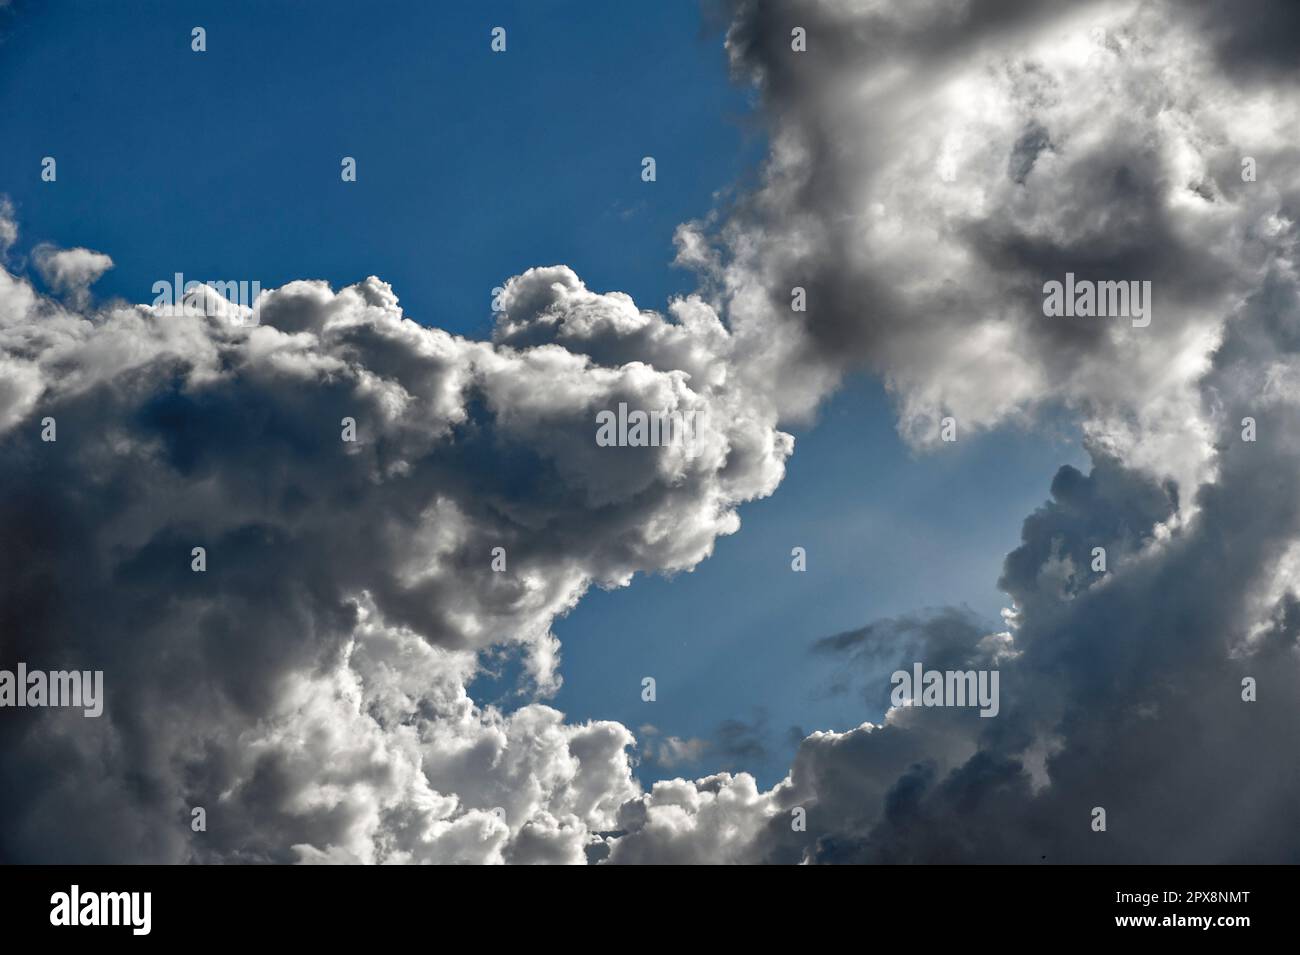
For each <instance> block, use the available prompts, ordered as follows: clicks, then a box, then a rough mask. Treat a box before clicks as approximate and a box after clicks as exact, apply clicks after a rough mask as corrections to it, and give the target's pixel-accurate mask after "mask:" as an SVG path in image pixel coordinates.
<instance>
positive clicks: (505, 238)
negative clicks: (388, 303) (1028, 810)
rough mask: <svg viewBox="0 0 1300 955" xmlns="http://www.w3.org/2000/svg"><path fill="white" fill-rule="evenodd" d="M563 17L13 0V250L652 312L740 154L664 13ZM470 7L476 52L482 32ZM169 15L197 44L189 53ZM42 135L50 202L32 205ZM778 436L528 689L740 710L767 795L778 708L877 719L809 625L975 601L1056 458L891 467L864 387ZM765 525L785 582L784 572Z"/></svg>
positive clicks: (931, 460)
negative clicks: (549, 282) (754, 468)
mask: <svg viewBox="0 0 1300 955" xmlns="http://www.w3.org/2000/svg"><path fill="white" fill-rule="evenodd" d="M578 6H579V5H578V4H576V3H567V2H561V0H546V2H525V3H476V4H466V5H461V6H455V7H452V6H450V5H444V4H434V3H430V4H426V5H422V6H421V7H413V8H412V10H413V11H414V17H413V18H407V19H406V20H404V21H402V22H398V20H397V19H396V18H388V17H385V16H383V15H382V5H373V6H371V5H356V4H352V3H330V2H321V3H312V4H306V3H302V4H271V5H264V4H254V3H222V4H185V3H166V4H163V3H147V4H145V3H140V4H113V5H110V4H89V3H79V4H65V3H59V2H49V3H40V4H36V3H23V2H22V0H19V2H18V3H17V4H16V5H15V11H16V12H19V13H20V14H21V16H19V17H17V18H12V19H13V22H14V26H13V29H12V31H11V32H10V33H9V35H8V37H7V38H6V41H5V44H4V47H3V49H2V50H0V117H3V118H2V119H0V132H2V133H3V140H4V143H5V148H4V149H3V150H0V191H3V192H5V193H7V194H8V195H9V196H10V197H11V198H12V199H13V201H14V203H15V205H16V206H17V212H18V218H19V221H20V223H21V226H22V229H23V235H22V240H21V242H20V244H19V249H18V251H19V252H20V253H21V252H23V251H25V250H28V249H30V248H31V246H32V245H34V244H35V243H37V242H41V241H51V242H56V243H58V244H60V245H63V246H74V245H79V246H86V247H89V248H92V249H97V250H100V251H104V252H107V253H109V254H110V255H111V256H112V257H113V259H114V262H115V263H116V265H115V268H114V269H113V270H112V271H111V272H109V273H108V274H107V275H106V276H105V277H104V278H103V279H102V280H101V281H100V283H99V284H98V286H97V291H98V292H99V293H100V294H101V295H119V296H122V297H124V298H127V299H130V300H134V301H148V300H150V299H151V298H152V293H151V287H152V285H153V283H154V282H155V281H158V280H160V279H170V277H171V276H172V274H173V273H174V272H182V273H184V274H185V275H186V277H187V278H195V279H201V280H207V279H226V278H256V279H257V280H259V281H260V282H261V284H262V286H263V287H264V288H265V287H273V286H276V285H279V284H282V283H283V282H285V281H288V280H290V279H295V278H323V279H326V280H328V281H329V282H330V283H331V284H333V285H334V286H335V287H338V286H340V285H344V284H350V283H352V282H355V281H358V280H360V279H362V278H364V277H365V276H367V275H369V274H372V273H373V274H376V275H379V276H380V277H381V278H383V279H385V280H386V281H388V282H389V283H391V284H392V285H393V287H394V289H395V291H396V292H397V294H398V296H399V297H400V298H401V300H402V302H403V304H404V306H405V308H406V310H407V313H408V314H409V315H410V316H411V317H413V318H415V319H417V320H419V321H421V322H424V323H426V324H435V325H439V326H442V327H444V328H447V329H450V330H452V331H456V332H459V333H463V334H467V335H471V336H483V335H485V334H486V333H487V331H488V329H489V327H490V321H491V313H490V310H489V305H490V299H491V289H492V288H493V287H494V286H496V285H498V284H500V283H501V282H502V280H504V279H505V278H507V277H508V276H510V275H513V274H516V273H517V272H520V271H522V270H524V269H526V268H528V267H530V266H535V265H547V264H553V263H564V264H567V265H570V266H572V267H573V268H574V269H575V270H576V271H577V273H578V274H579V275H580V276H582V278H583V279H584V281H586V283H587V284H588V286H589V287H591V288H593V289H595V290H597V291H610V290H619V291H626V292H628V293H630V294H631V295H632V296H633V297H634V298H635V299H636V301H637V303H638V304H639V305H640V306H641V307H643V308H662V307H663V306H664V304H665V302H666V300H667V298H668V297H669V296H670V295H672V294H675V293H680V292H684V291H688V290H690V289H691V288H692V287H693V278H692V276H691V275H689V274H688V273H685V272H683V271H681V270H679V269H674V268H673V267H672V266H671V261H672V258H673V254H674V250H673V247H672V241H671V240H672V234H673V230H674V228H675V227H676V225H677V224H678V223H680V222H682V221H684V220H687V219H690V218H695V217H699V216H702V215H704V214H705V213H707V212H708V211H709V209H710V208H711V207H713V205H714V204H715V201H716V200H715V194H717V193H718V192H719V191H720V190H722V191H725V190H729V189H731V188H732V187H734V186H735V185H736V184H737V183H743V182H744V181H745V180H746V179H747V177H751V176H752V175H753V174H754V167H755V163H756V162H757V160H758V159H759V158H761V155H762V151H763V145H764V144H763V141H762V137H761V135H760V134H759V132H758V130H757V129H756V127H755V126H754V124H753V120H752V118H751V107H750V103H749V97H748V94H747V93H746V92H745V91H742V90H739V89H737V88H736V87H735V86H733V85H732V84H731V83H730V82H729V79H728V75H727V69H726V62H725V57H724V54H723V51H722V47H721V33H720V31H719V30H717V29H714V28H712V27H710V26H707V25H705V24H704V23H703V22H702V19H701V14H700V11H699V9H698V8H697V6H696V5H695V4H692V3H687V2H670V3H666V4H655V5H639V4H638V5H632V4H608V5H604V6H601V7H599V8H593V7H592V6H591V5H590V4H583V5H582V11H581V14H579V13H577V12H576V10H577V8H578ZM74 7H75V10H76V16H70V15H69V14H68V11H69V10H70V9H71V8H74ZM11 12H12V11H11ZM497 25H501V26H504V27H505V28H506V29H507V31H508V52H507V53H506V54H504V55H494V54H492V53H491V52H490V50H489V46H488V43H489V32H490V30H491V28H492V27H493V26H497ZM194 26H203V27H205V28H206V30H207V45H208V50H207V52H206V53H205V54H202V55H199V54H195V53H193V52H191V50H190V30H191V28H192V27H194ZM464 36H473V37H478V38H480V39H481V42H480V43H466V42H463V41H462V38H463V37H464ZM235 38H237V40H238V42H232V41H233V40H234V39H235ZM453 38H454V42H453ZM290 39H292V42H289V40H290ZM71 60H75V64H76V68H75V69H69V68H68V66H69V62H70V61H71ZM132 64H136V65H137V68H132ZM144 64H149V66H148V68H145V67H144ZM159 66H161V71H160V70H159V69H158V67H159ZM159 72H161V73H162V75H164V76H166V78H167V81H166V82H165V83H159V82H158V79H157V77H158V75H159ZM47 155H49V156H54V157H56V158H57V160H58V163H59V167H58V168H59V189H60V202H59V203H57V204H52V203H46V202H43V201H42V198H43V197H42V192H41V190H42V187H43V184H42V183H41V181H40V177H39V171H40V160H41V157H43V156H47ZM645 155H652V156H654V157H655V158H656V161H657V166H658V181H657V182H655V183H652V184H647V183H643V182H642V181H641V180H640V168H641V167H640V160H641V157H642V156H645ZM343 156H354V157H355V158H356V159H357V163H358V181H357V182H356V183H355V184H348V185H345V184H343V183H341V182H340V178H339V161H340V159H341V157H343ZM796 434H797V439H798V440H797V445H796V450H795V454H794V456H793V458H792V459H791V460H790V463H789V469H788V476H787V478H786V481H785V483H784V484H783V485H782V487H781V488H780V489H779V490H778V491H777V493H776V494H775V495H774V496H773V497H771V498H770V499H767V500H763V501H759V502H756V503H754V504H751V505H748V506H745V507H743V508H742V509H741V518H742V528H741V530H740V532H739V533H738V534H736V535H734V536H732V537H729V538H724V539H722V540H720V541H719V542H718V545H717V549H716V552H715V554H714V556H713V558H712V559H710V560H708V561H706V562H705V563H704V564H702V565H701V566H700V567H698V568H697V569H696V570H695V571H694V572H693V573H690V574H683V575H679V576H678V577H676V578H674V579H671V580H667V579H660V578H651V579H643V578H638V579H637V580H636V581H635V582H634V584H633V585H632V587H630V588H627V589H624V590H619V591H613V592H601V591H595V592H593V593H591V594H589V595H588V597H587V598H586V599H585V600H584V601H583V602H582V603H581V604H580V605H579V606H578V608H577V609H576V610H575V611H573V612H572V613H571V614H569V615H568V616H567V617H565V618H562V619H560V620H559V621H557V623H556V625H555V631H556V633H557V634H558V636H559V637H560V639H561V641H562V644H563V653H564V665H563V668H562V673H563V676H564V679H565V684H564V687H563V689H562V690H561V691H560V693H559V694H558V696H557V697H556V698H555V700H554V702H555V705H557V706H558V707H559V708H561V709H563V710H564V711H565V712H566V713H568V714H569V715H570V717H571V718H573V719H587V718H609V719H617V720H620V721H622V722H624V723H626V724H627V725H629V726H631V727H633V728H636V727H639V726H641V725H643V724H646V723H651V724H653V725H655V726H656V727H658V728H659V730H660V731H661V732H663V733H664V734H668V735H674V736H679V737H683V738H689V737H698V738H706V739H707V738H711V736H712V735H713V733H714V731H715V730H716V728H717V727H718V725H719V724H720V723H722V722H723V721H724V720H728V719H739V720H746V721H755V720H757V721H759V722H761V723H762V725H763V727H764V737H765V741H766V745H767V752H766V755H764V756H761V757H758V756H751V757H749V758H748V759H746V760H742V761H739V762H736V763H734V764H733V765H732V768H736V769H748V770H751V771H753V772H755V773H757V774H758V775H759V777H760V781H761V782H763V783H764V784H770V783H771V782H773V781H774V780H775V779H776V778H779V776H780V775H781V774H782V773H783V772H784V771H785V768H786V767H787V766H788V765H789V758H790V755H791V753H792V751H793V748H794V743H793V741H792V740H791V739H790V738H789V735H788V732H787V731H788V730H789V728H790V727H791V726H795V725H798V726H801V727H802V728H803V729H805V730H811V729H814V728H822V729H842V728H847V727H850V726H853V725H856V724H858V723H860V722H862V721H863V720H865V719H876V718H878V717H879V716H880V714H879V713H878V712H871V711H869V710H867V709H866V708H865V705H864V704H863V703H862V701H861V700H860V699H858V698H856V697H854V696H853V695H839V696H828V695H827V694H826V692H825V690H826V687H827V686H828V684H829V683H830V680H831V678H832V677H833V674H832V673H831V672H830V670H829V666H830V665H831V664H830V662H829V661H827V660H824V659H819V658H814V657H812V656H810V654H809V647H810V645H811V643H812V642H813V641H815V640H816V639H818V638H820V637H823V636H826V635H829V634H832V633H835V632H838V631H841V630H845V629H851V628H854V627H858V626H861V625H862V624H864V623H867V622H869V621H871V620H873V619H876V618H879V617H882V616H889V615H895V614H900V613H906V612H909V611H915V610H919V609H923V608H926V607H930V606H934V605H936V604H937V603H941V602H942V603H953V602H957V603H963V604H965V605H966V606H968V607H969V608H970V609H971V610H973V611H974V612H975V613H977V614H979V615H981V616H983V617H985V618H987V619H988V620H989V621H990V623H993V622H996V619H997V616H996V615H997V611H998V609H999V608H1000V607H1001V606H1002V602H1001V597H1000V595H999V594H998V593H997V591H996V589H995V586H994V585H995V581H996V579H997V577H998V573H999V570H1000V566H1001V560H1002V557H1003V556H1004V555H1005V553H1006V552H1007V551H1008V550H1010V549H1011V548H1012V547H1014V546H1015V544H1016V542H1017V535H1018V529H1019V526H1020V521H1021V520H1022V519H1023V517H1024V516H1025V515H1026V514H1027V513H1029V511H1031V510H1032V509H1033V507H1034V506H1035V505H1036V504H1037V503H1038V502H1040V501H1041V500H1042V499H1043V498H1044V497H1045V495H1046V490H1047V486H1048V483H1049V481H1050V479H1051V476H1052V474H1053V472H1054V471H1055V469H1056V468H1057V467H1058V466H1059V465H1060V464H1062V463H1066V462H1069V463H1074V464H1076V465H1080V466H1081V465H1082V464H1083V456H1082V454H1081V452H1080V451H1079V450H1078V446H1077V442H1073V443H1072V442H1071V441H1068V440H1066V438H1067V437H1071V435H1068V434H1062V435H1057V434H1054V433H1052V432H1051V431H1050V430H1042V429H1039V430H1036V431H1034V432H1032V433H1022V432H999V433H996V434H993V435H988V436H983V437H980V438H978V439H976V440H972V441H964V442H960V443H959V444H958V445H957V446H956V447H955V448H953V449H952V450H951V451H945V452H942V453H938V454H931V455H927V456H921V457H917V456H915V455H914V454H913V453H912V452H910V451H909V450H908V449H907V448H906V447H905V446H904V445H903V444H902V443H901V442H900V441H899V440H898V438H897V436H896V435H895V433H894V430H893V418H892V414H891V411H890V407H889V402H888V400H887V398H886V396H885V395H884V393H883V391H882V389H881V388H880V386H879V384H878V383H876V382H873V381H870V380H866V379H857V380H854V381H851V382H849V383H848V384H847V386H846V387H845V388H844V389H842V390H841V391H840V392H839V393H838V394H837V395H836V396H835V397H834V398H832V399H831V401H830V402H829V404H828V405H827V406H826V407H825V408H824V409H823V410H822V413H821V415H820V416H819V420H818V423H817V424H816V425H815V426H812V427H806V428H800V429H796ZM796 545H798V546H803V547H805V548H806V549H807V551H808V555H809V556H808V562H809V566H808V572H807V573H805V574H795V573H792V572H791V569H790V549H791V548H792V547H793V546H796ZM719 595H721V596H719ZM644 676H654V677H655V679H656V681H657V684H658V700H657V701H656V702H655V703H653V704H647V703H643V702H642V701H641V696H640V687H641V679H642V677H644ZM481 690H482V692H483V693H484V698H485V699H495V698H496V697H495V696H494V695H493V694H494V691H495V688H494V687H491V686H488V685H483V686H482V687H481ZM718 765H719V760H718V758H717V756H716V755H709V756H706V757H705V758H704V759H703V760H702V761H701V763H700V764H699V765H695V766H692V765H684V766H681V767H675V768H673V769H672V770H665V769H662V768H659V767H652V766H643V767H642V770H641V775H642V777H643V778H644V779H653V778H656V777H657V776H662V775H675V774H676V773H677V772H679V771H680V772H688V773H690V772H696V771H706V770H708V769H712V768H717V767H718Z"/></svg>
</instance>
